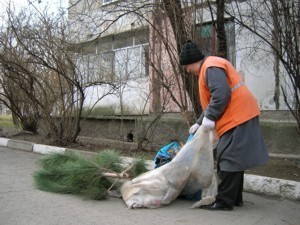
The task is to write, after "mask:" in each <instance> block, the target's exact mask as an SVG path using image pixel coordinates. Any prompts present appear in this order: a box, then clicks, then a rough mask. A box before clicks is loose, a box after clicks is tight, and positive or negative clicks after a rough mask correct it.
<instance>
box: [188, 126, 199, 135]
mask: <svg viewBox="0 0 300 225" xmlns="http://www.w3.org/2000/svg"><path fill="white" fill-rule="evenodd" d="M199 127H200V125H199V124H198V123H195V124H194V125H193V126H191V127H190V130H189V133H190V134H194V133H196V131H197V130H198V128H199Z"/></svg>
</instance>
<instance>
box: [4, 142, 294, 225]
mask: <svg viewBox="0 0 300 225" xmlns="http://www.w3.org/2000/svg"><path fill="white" fill-rule="evenodd" d="M40 157H42V155H39V154H36V153H32V152H26V151H18V150H12V149H8V148H5V147H0V224H1V225H35V224H38V225H68V224H70V225H77V224H78V225H79V224H80V225H94V224H95V225H96V224H114V225H115V224H116V225H118V224H122V225H126V224H143V225H148V224H153V225H154V224H155V225H157V224H164V225H165V224H167V225H168V224H170V225H171V224H172V225H173V224H205V225H208V224H222V225H227V224H228V225H235V224H238V225H248V224H249V225H250V224H251V225H254V224H256V225H260V224H267V225H274V224H276V225H281V224H282V225H283V224H284V225H286V224H289V225H299V224H300V202H299V201H291V200H286V199H278V198H271V197H264V196H261V195H256V194H250V193H244V200H245V204H244V206H243V207H240V208H235V209H234V210H233V211H228V212H222V211H215V212H211V211H206V210H200V209H189V207H190V206H191V205H192V202H190V201H185V200H176V201H174V202H173V203H172V204H171V205H169V206H166V207H164V208H159V209H135V210H129V209H127V208H126V206H125V204H124V202H123V200H122V199H118V198H111V199H109V200H103V201H94V200H86V199H82V198H81V197H78V196H74V195H63V194H54V193H48V192H43V191H40V190H38V189H36V188H35V187H34V185H33V178H32V174H33V172H34V171H36V170H37V169H39V166H38V164H37V163H36V162H37V160H38V159H39V158H40Z"/></svg>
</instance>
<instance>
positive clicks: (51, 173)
mask: <svg viewBox="0 0 300 225" xmlns="http://www.w3.org/2000/svg"><path fill="white" fill-rule="evenodd" d="M39 163H40V165H41V167H42V168H41V169H40V170H39V171H36V172H35V173H34V181H35V185H36V187H37V188H38V189H40V190H43V191H48V192H55V193H65V194H77V195H81V196H84V197H87V198H91V199H105V198H107V197H108V196H109V192H110V191H118V189H119V187H120V185H121V184H122V180H123V179H129V178H130V179H132V178H134V177H136V176H138V175H139V174H141V173H143V172H146V171H147V169H146V166H145V161H144V160H143V159H136V160H134V162H133V163H132V164H131V165H125V166H124V163H123V161H122V157H121V156H120V153H119V152H116V151H113V150H105V151H101V152H100V153H98V154H97V155H96V157H93V158H85V157H83V156H82V155H80V154H77V153H72V152H68V153H64V154H60V153H54V154H50V155H47V156H45V157H43V158H42V159H40V160H39Z"/></svg>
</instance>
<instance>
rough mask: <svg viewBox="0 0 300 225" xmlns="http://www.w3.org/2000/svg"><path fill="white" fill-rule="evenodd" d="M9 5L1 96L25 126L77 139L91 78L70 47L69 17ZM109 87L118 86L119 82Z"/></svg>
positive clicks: (61, 141)
mask: <svg viewBox="0 0 300 225" xmlns="http://www.w3.org/2000/svg"><path fill="white" fill-rule="evenodd" d="M35 12H36V13H35V14H34V13H33V12H32V11H31V12H26V11H21V12H20V13H19V14H18V15H15V14H14V12H13V11H12V10H11V8H8V9H7V21H6V23H5V24H4V26H3V27H2V30H1V33H0V42H1V46H3V47H2V48H1V49H0V66H1V87H2V89H3V90H4V91H3V92H2V93H1V101H2V102H3V103H4V104H5V105H6V106H7V107H9V108H10V109H11V110H12V112H13V113H14V114H15V115H16V116H17V118H18V119H19V121H20V122H21V124H22V127H23V128H24V129H31V130H33V131H36V129H37V122H38V121H39V127H40V128H42V129H43V130H45V132H46V134H47V135H48V137H49V140H50V141H51V142H52V143H55V144H58V145H65V144H67V143H70V142H71V143H73V142H75V141H76V138H77V136H78V134H79V132H80V129H81V128H80V121H81V116H82V109H83V103H84V100H85V89H86V88H87V87H89V86H95V85H102V84H104V82H93V83H85V82H84V77H82V74H80V73H78V70H77V68H76V63H75V62H74V56H73V54H72V53H71V52H70V51H69V46H70V44H69V42H68V28H67V26H66V23H65V22H64V21H63V19H64V17H62V16H60V17H59V18H57V17H52V16H49V15H47V14H44V13H41V12H40V11H35ZM105 84H108V85H109V86H110V87H112V88H110V89H109V90H110V91H108V93H109V92H111V91H113V89H114V86H113V85H110V84H109V83H107V82H106V83H105Z"/></svg>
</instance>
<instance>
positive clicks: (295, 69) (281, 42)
mask: <svg viewBox="0 0 300 225" xmlns="http://www.w3.org/2000/svg"><path fill="white" fill-rule="evenodd" d="M240 2H241V1H231V2H230V4H228V5H227V7H226V9H225V11H226V13H227V14H228V15H230V16H231V17H232V18H234V20H235V22H236V23H237V24H239V25H240V26H241V27H243V28H244V29H247V30H249V31H250V32H251V33H252V35H254V36H256V37H257V38H259V42H260V43H262V44H263V45H266V46H268V49H266V48H259V46H260V45H261V44H258V45H257V47H256V48H253V50H255V51H257V49H258V48H259V51H265V52H266V53H267V54H270V55H272V56H273V58H274V72H275V73H274V74H275V87H274V97H273V99H274V102H275V103H276V109H278V108H279V99H280V96H281V95H282V96H283V98H284V101H285V103H286V105H287V107H288V108H289V110H290V112H291V113H292V114H293V116H294V118H295V120H296V121H297V123H298V132H300V38H299V37H300V2H299V1H298V0H293V1H286V0H267V1H242V2H243V4H239V3H240ZM242 7H243V8H242Z"/></svg>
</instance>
